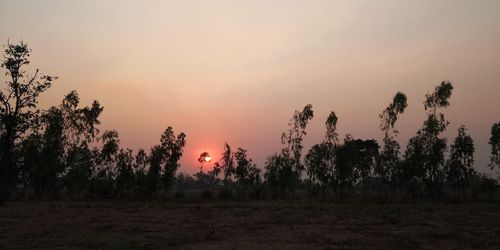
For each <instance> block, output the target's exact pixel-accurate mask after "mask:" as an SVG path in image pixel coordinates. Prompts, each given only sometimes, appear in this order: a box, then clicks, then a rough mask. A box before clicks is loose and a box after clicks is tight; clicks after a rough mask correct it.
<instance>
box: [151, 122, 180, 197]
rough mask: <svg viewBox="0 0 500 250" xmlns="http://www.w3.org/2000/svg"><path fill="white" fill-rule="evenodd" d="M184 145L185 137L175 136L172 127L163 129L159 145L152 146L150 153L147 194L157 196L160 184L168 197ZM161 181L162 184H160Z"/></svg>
mask: <svg viewBox="0 0 500 250" xmlns="http://www.w3.org/2000/svg"><path fill="white" fill-rule="evenodd" d="M185 145H186V135H185V134H184V133H182V132H181V133H180V134H179V135H177V136H175V134H174V131H173V129H172V127H168V128H167V129H165V131H164V132H163V134H162V135H161V139H160V145H157V146H154V147H153V148H152V149H151V153H150V166H149V170H148V173H147V177H146V179H147V183H148V188H147V189H146V190H147V192H146V193H147V194H148V195H153V194H155V193H156V194H158V195H159V193H158V189H159V188H160V184H163V191H164V193H165V194H166V195H168V193H169V191H170V189H171V188H172V185H173V184H174V181H175V173H176V171H177V169H178V168H179V160H180V158H181V156H182V153H183V150H184V146H185ZM160 180H162V183H160Z"/></svg>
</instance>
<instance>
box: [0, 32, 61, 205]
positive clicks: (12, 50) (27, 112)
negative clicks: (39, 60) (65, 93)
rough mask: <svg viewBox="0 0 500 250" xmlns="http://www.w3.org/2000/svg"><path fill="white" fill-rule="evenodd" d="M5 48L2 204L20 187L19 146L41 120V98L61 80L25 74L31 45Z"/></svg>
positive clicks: (0, 93)
mask: <svg viewBox="0 0 500 250" xmlns="http://www.w3.org/2000/svg"><path fill="white" fill-rule="evenodd" d="M4 48H5V49H4V53H3V54H4V60H3V61H2V62H1V67H2V68H5V69H6V73H5V75H6V78H7V79H6V80H5V82H4V84H2V85H3V86H2V88H0V203H1V202H3V200H4V199H5V198H7V196H8V195H9V193H10V191H11V190H12V188H13V187H14V186H15V185H16V184H17V177H18V174H19V171H18V169H17V167H16V165H17V162H16V159H15V149H16V143H17V141H18V140H19V139H20V138H21V137H22V136H23V135H25V133H26V132H27V131H28V130H30V128H32V126H33V125H34V123H36V120H37V119H38V117H39V113H40V112H39V110H38V109H37V104H38V97H39V96H40V94H42V93H43V92H45V91H46V90H47V89H48V88H50V86H51V85H52V83H53V81H54V80H56V79H57V77H54V76H49V75H42V74H41V73H40V72H39V70H38V69H37V70H35V72H34V73H33V74H29V73H28V72H27V71H26V70H25V67H26V66H27V65H29V64H30V60H29V57H30V54H31V49H30V48H29V47H28V44H26V43H24V42H22V41H21V42H19V43H15V44H12V43H10V42H7V44H6V45H5V46H4Z"/></svg>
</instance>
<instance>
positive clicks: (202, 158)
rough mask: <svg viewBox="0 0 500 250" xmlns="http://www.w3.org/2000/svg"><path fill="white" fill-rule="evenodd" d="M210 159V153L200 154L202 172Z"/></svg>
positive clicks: (199, 160)
mask: <svg viewBox="0 0 500 250" xmlns="http://www.w3.org/2000/svg"><path fill="white" fill-rule="evenodd" d="M208 157H210V154H208V152H203V153H201V154H200V157H199V158H198V162H199V163H200V172H203V163H206V162H207V158H208Z"/></svg>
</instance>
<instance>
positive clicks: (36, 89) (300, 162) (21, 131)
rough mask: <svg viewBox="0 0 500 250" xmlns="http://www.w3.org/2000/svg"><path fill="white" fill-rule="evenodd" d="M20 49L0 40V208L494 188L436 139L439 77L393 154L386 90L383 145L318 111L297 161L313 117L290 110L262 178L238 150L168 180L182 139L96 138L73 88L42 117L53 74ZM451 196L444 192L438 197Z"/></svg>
mask: <svg viewBox="0 0 500 250" xmlns="http://www.w3.org/2000/svg"><path fill="white" fill-rule="evenodd" d="M30 53H31V50H30V49H29V48H28V45H27V44H26V43H24V42H20V43H16V44H11V43H9V42H8V43H7V44H6V45H5V50H4V59H3V61H2V62H1V66H2V68H4V69H5V71H6V72H5V77H6V79H5V81H3V82H2V86H1V88H0V203H3V202H4V201H5V200H6V199H9V198H11V199H13V198H16V199H23V198H24V199H60V198H65V199H111V198H117V199H141V198H150V199H151V198H154V199H169V198H170V193H172V192H173V193H174V195H173V196H174V197H173V198H175V199H189V196H190V195H189V194H190V192H188V191H190V190H195V191H196V190H197V191H198V193H197V194H198V195H197V196H199V197H201V198H205V199H212V198H214V197H215V196H214V194H218V198H221V199H262V198H285V199H286V198H291V197H296V195H297V194H296V191H297V190H298V189H306V190H307V193H308V194H310V195H318V194H321V196H322V197H323V198H325V197H326V196H328V195H330V194H332V195H336V196H337V197H340V198H346V197H348V196H350V195H354V194H358V193H359V194H362V195H363V197H364V198H367V197H369V195H376V196H377V197H384V198H389V197H395V196H396V195H398V196H404V195H408V196H413V197H434V198H442V197H445V196H446V195H449V194H454V193H457V194H461V195H462V196H464V197H465V196H466V195H468V194H470V196H471V197H481V196H487V197H490V198H494V197H495V195H496V194H497V192H498V190H499V185H498V181H497V180H495V179H494V178H492V177H490V176H487V175H484V174H479V173H478V172H477V171H476V169H475V165H474V164H475V162H474V153H475V150H476V147H475V145H474V140H473V139H472V137H471V136H470V135H469V134H468V131H467V129H466V127H465V126H461V127H460V128H459V129H458V135H457V136H456V138H455V139H454V140H453V143H452V144H451V145H450V147H449V148H450V150H449V151H447V149H448V145H447V139H446V138H445V137H444V136H443V133H444V131H445V130H446V128H447V127H448V125H449V122H448V120H446V119H445V115H444V112H443V111H444V109H445V108H447V107H448V106H449V105H450V98H451V96H452V92H453V85H452V84H451V83H450V82H448V81H443V82H441V84H439V85H438V86H436V87H435V89H434V91H433V92H432V93H429V94H427V95H425V99H424V109H425V111H426V119H425V120H424V122H423V125H422V127H421V128H420V129H419V130H418V131H417V132H416V134H415V135H414V136H413V137H411V138H410V140H409V142H408V144H407V145H406V147H405V151H404V154H403V156H402V154H401V146H400V144H399V141H398V140H397V136H398V130H397V129H396V124H397V122H398V121H399V119H400V118H401V116H402V114H403V113H404V112H405V110H406V108H407V106H408V101H407V97H406V95H405V94H403V93H401V92H397V93H396V94H395V95H394V97H393V98H392V101H391V102H390V103H389V105H388V106H387V107H386V108H384V109H383V110H382V112H381V114H380V115H379V118H380V130H381V132H382V133H383V145H382V144H381V145H379V143H378V142H377V141H376V140H374V139H369V138H368V139H358V138H354V137H352V136H351V135H350V134H347V135H346V136H345V137H344V139H343V140H339V137H340V136H339V134H338V131H337V123H338V117H337V114H336V113H335V112H333V111H332V112H330V114H329V115H328V117H327V118H326V121H325V136H324V139H323V140H322V141H321V142H319V143H317V144H315V145H313V146H312V147H311V148H310V149H309V150H307V153H306V154H305V156H303V150H304V145H303V141H304V138H305V136H306V135H307V133H306V128H307V125H308V124H309V122H310V121H311V120H312V119H313V116H314V112H313V109H312V105H310V104H308V105H306V106H305V107H304V108H303V109H302V110H296V111H295V112H294V113H293V116H292V118H291V119H290V121H289V123H288V129H287V130H286V131H285V132H284V133H282V135H281V144H282V148H281V150H280V151H279V152H277V153H275V154H273V155H271V156H269V157H268V158H267V160H266V163H265V166H264V169H263V171H262V170H261V169H260V168H259V167H258V166H257V165H256V164H255V162H254V161H253V160H252V159H251V158H250V157H249V152H248V151H247V150H246V149H243V148H241V147H235V149H236V150H234V148H232V147H231V146H230V145H229V143H225V144H224V145H223V153H222V154H221V155H220V157H219V159H218V161H217V162H215V163H214V164H213V168H212V169H211V170H210V171H206V172H204V171H203V164H204V163H207V162H208V161H210V159H211V158H210V155H209V154H208V152H203V153H201V155H200V158H199V159H198V160H199V162H200V171H199V172H197V173H195V174H194V175H188V174H184V173H178V172H179V168H180V167H181V165H180V159H181V157H182V156H183V153H184V148H185V146H186V135H185V134H184V133H182V132H180V133H178V134H177V133H175V132H174V129H173V128H172V127H167V128H166V129H165V130H164V131H163V133H161V135H160V136H159V137H160V138H159V144H157V145H153V146H152V147H151V148H150V149H149V150H144V149H140V150H138V151H137V153H134V152H133V151H132V150H131V149H128V148H125V147H122V146H121V145H120V138H119V134H118V132H117V131H115V130H107V131H104V132H101V131H100V130H99V125H100V123H101V122H100V117H101V114H102V112H103V110H104V108H103V107H102V106H101V105H100V103H99V102H98V101H93V102H92V103H90V105H88V106H82V105H81V104H80V98H79V96H78V93H77V92H76V91H71V92H69V93H68V94H67V95H66V96H64V98H63V100H62V101H61V102H60V103H59V104H58V105H55V106H52V107H49V108H48V109H46V110H42V109H39V108H38V98H39V96H40V95H41V94H42V93H43V92H45V91H46V90H47V89H48V88H50V86H51V85H52V83H53V82H54V81H55V80H56V79H57V77H52V76H47V75H41V74H40V73H39V71H38V70H35V71H34V72H33V73H31V74H30V73H28V72H27V71H26V69H25V68H26V66H27V65H29V64H30V61H29V56H30ZM489 144H490V146H491V162H490V164H489V166H490V167H491V169H500V123H496V124H493V126H492V128H491V137H490V139H489ZM450 191H451V192H450Z"/></svg>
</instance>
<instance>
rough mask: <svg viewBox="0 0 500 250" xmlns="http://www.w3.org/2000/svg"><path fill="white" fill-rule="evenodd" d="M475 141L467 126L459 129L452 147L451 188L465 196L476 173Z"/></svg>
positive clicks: (449, 177) (449, 169)
mask: <svg viewBox="0 0 500 250" xmlns="http://www.w3.org/2000/svg"><path fill="white" fill-rule="evenodd" d="M474 151H475V148H474V140H472V137H470V135H468V134H467V129H466V128H465V126H461V127H460V128H459V129H458V135H457V137H456V138H455V140H454V142H453V144H452V145H451V155H450V159H449V161H448V164H447V178H448V182H449V183H450V185H451V187H452V188H453V189H455V190H460V191H462V192H463V193H464V194H465V190H466V188H467V187H468V186H469V184H470V182H471V180H472V177H473V176H475V174H476V171H475V170H474V168H473V164H474Z"/></svg>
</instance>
